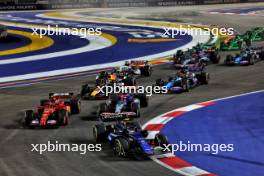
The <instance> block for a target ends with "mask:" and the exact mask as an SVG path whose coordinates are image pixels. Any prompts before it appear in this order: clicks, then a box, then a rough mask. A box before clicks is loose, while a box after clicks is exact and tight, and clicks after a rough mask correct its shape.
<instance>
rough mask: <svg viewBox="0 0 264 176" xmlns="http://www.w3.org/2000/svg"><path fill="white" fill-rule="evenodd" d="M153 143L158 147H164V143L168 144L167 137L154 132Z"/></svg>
mask: <svg viewBox="0 0 264 176" xmlns="http://www.w3.org/2000/svg"><path fill="white" fill-rule="evenodd" d="M154 144H155V146H159V147H162V148H163V147H165V145H168V144H169V142H168V139H167V137H166V136H164V135H163V134H160V133H158V134H156V136H155V139H154Z"/></svg>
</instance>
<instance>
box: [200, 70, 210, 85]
mask: <svg viewBox="0 0 264 176" xmlns="http://www.w3.org/2000/svg"><path fill="white" fill-rule="evenodd" d="M209 80H210V75H209V73H207V72H202V73H201V74H200V75H199V82H200V83H201V84H208V83H209Z"/></svg>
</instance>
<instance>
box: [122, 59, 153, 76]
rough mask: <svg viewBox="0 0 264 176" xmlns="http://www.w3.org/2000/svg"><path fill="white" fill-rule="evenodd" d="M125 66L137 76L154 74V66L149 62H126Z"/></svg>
mask: <svg viewBox="0 0 264 176" xmlns="http://www.w3.org/2000/svg"><path fill="white" fill-rule="evenodd" d="M125 66H128V67H129V69H130V70H131V72H132V73H133V74H135V75H142V76H151V74H152V66H151V64H150V63H149V61H147V60H134V61H126V62H125Z"/></svg>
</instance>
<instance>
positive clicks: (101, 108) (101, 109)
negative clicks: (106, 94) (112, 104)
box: [97, 103, 109, 117]
mask: <svg viewBox="0 0 264 176" xmlns="http://www.w3.org/2000/svg"><path fill="white" fill-rule="evenodd" d="M108 111H109V108H108V106H107V104H106V103H101V104H100V105H99V109H98V112H97V115H98V117H100V115H101V113H103V112H108Z"/></svg>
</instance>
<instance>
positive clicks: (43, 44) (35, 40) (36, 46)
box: [0, 30, 54, 56]
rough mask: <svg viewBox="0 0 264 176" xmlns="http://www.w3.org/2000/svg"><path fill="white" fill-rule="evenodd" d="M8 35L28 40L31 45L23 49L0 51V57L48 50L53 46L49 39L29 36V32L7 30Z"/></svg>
mask: <svg viewBox="0 0 264 176" xmlns="http://www.w3.org/2000/svg"><path fill="white" fill-rule="evenodd" d="M8 33H11V34H16V35H21V36H24V37H26V38H28V39H30V40H31V43H30V44H28V45H26V46H23V47H19V48H15V49H10V50H4V51H0V56H6V55H11V54H18V53H25V52H30V51H37V50H41V49H44V48H48V47H50V46H52V45H53V44H54V41H53V40H52V39H51V38H50V37H46V36H43V37H42V38H40V36H38V35H31V32H24V31H18V30H8Z"/></svg>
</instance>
